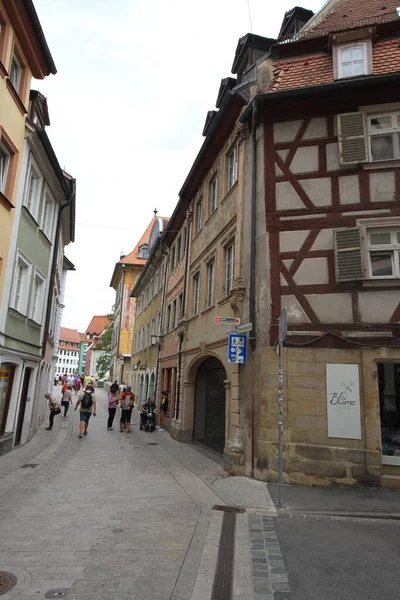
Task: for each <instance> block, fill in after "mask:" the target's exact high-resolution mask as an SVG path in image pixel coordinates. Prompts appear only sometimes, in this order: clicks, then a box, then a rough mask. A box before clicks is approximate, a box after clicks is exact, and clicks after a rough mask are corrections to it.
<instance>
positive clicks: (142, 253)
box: [138, 244, 149, 258]
mask: <svg viewBox="0 0 400 600" xmlns="http://www.w3.org/2000/svg"><path fill="white" fill-rule="evenodd" d="M148 257H149V245H148V244H142V245H141V246H139V254H138V258H148Z"/></svg>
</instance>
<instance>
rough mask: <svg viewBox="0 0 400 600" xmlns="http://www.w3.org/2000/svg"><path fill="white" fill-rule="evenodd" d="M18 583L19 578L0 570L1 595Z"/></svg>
mask: <svg viewBox="0 0 400 600" xmlns="http://www.w3.org/2000/svg"><path fill="white" fill-rule="evenodd" d="M16 583H17V578H16V577H14V575H13V574H12V573H7V572H6V571H0V596H3V594H6V593H7V592H9V591H10V590H12V589H13V587H14V586H15V585H16Z"/></svg>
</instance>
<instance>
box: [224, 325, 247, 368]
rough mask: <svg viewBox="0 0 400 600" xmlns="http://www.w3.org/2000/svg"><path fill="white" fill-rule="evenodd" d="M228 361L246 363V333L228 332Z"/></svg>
mask: <svg viewBox="0 0 400 600" xmlns="http://www.w3.org/2000/svg"><path fill="white" fill-rule="evenodd" d="M228 362H230V363H239V364H243V365H244V364H246V363H247V335H244V334H241V333H230V334H229V338H228Z"/></svg>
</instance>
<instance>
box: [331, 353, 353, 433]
mask: <svg viewBox="0 0 400 600" xmlns="http://www.w3.org/2000/svg"><path fill="white" fill-rule="evenodd" d="M326 396H327V397H326V400H327V406H328V437H331V438H345V439H349V440H360V439H361V412H360V382H359V374H358V365H347V364H342V365H340V364H328V365H326Z"/></svg>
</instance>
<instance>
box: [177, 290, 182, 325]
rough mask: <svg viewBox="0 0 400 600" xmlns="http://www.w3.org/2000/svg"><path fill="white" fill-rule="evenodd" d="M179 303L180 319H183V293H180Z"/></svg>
mask: <svg viewBox="0 0 400 600" xmlns="http://www.w3.org/2000/svg"><path fill="white" fill-rule="evenodd" d="M178 300H179V304H178V319H179V320H181V319H182V318H183V293H182V292H181V293H180V294H179V298H178Z"/></svg>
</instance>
